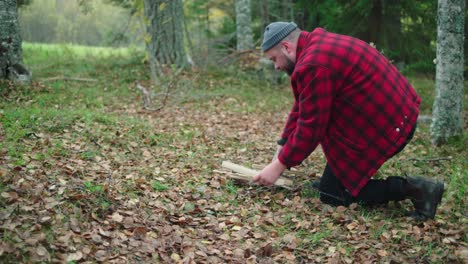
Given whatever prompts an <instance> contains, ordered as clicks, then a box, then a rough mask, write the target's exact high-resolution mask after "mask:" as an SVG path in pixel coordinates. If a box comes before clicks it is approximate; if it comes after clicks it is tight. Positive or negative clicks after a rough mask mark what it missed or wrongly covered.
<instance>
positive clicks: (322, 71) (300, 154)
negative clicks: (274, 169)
mask: <svg viewBox="0 0 468 264" xmlns="http://www.w3.org/2000/svg"><path fill="white" fill-rule="evenodd" d="M295 77H296V79H297V81H296V89H297V93H298V97H297V98H298V99H297V100H296V101H297V109H298V112H297V119H296V122H295V128H294V130H293V131H291V134H289V136H288V140H287V142H286V144H285V145H284V147H283V149H282V151H281V153H280V154H279V156H278V159H279V161H281V163H283V164H284V165H286V166H288V167H293V166H297V165H299V164H301V163H302V161H304V159H306V158H307V157H308V156H309V155H310V153H312V151H314V149H315V148H316V147H317V145H318V144H319V143H320V142H321V140H322V139H323V138H324V136H325V133H326V130H327V127H328V121H329V119H330V114H331V108H332V103H333V95H334V92H333V89H334V85H333V81H332V78H331V72H330V70H329V69H327V68H325V67H321V66H302V67H301V68H299V69H297V70H296V76H295ZM291 127H292V125H291Z"/></svg>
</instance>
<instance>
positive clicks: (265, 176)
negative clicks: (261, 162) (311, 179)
mask: <svg viewBox="0 0 468 264" xmlns="http://www.w3.org/2000/svg"><path fill="white" fill-rule="evenodd" d="M285 169H286V166H284V165H283V164H282V163H281V162H280V161H279V160H278V159H276V160H275V161H273V162H272V163H270V164H268V165H267V166H266V167H265V168H263V170H262V171H260V173H259V174H258V175H255V176H254V177H253V181H254V182H256V183H259V184H263V185H267V186H268V185H273V184H274V183H275V182H276V180H278V178H279V177H280V176H281V173H283V171H284V170H285Z"/></svg>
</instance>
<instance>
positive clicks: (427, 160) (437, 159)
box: [408, 157, 452, 162]
mask: <svg viewBox="0 0 468 264" xmlns="http://www.w3.org/2000/svg"><path fill="white" fill-rule="evenodd" d="M408 160H409V161H425V162H433V161H441V160H452V157H438V158H429V159H417V158H410V159H408Z"/></svg>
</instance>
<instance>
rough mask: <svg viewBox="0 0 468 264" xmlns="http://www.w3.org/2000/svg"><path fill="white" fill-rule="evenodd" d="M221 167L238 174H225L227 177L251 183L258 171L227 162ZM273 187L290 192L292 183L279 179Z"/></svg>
mask: <svg viewBox="0 0 468 264" xmlns="http://www.w3.org/2000/svg"><path fill="white" fill-rule="evenodd" d="M222 166H223V167H224V168H227V169H230V170H232V171H234V172H237V173H238V174H226V175H227V176H229V177H231V178H235V179H239V180H244V181H252V179H253V177H254V176H255V175H257V174H258V173H259V171H256V170H252V169H249V168H247V167H244V166H241V165H237V164H234V163H232V162H229V161H223V163H222ZM275 185H277V186H280V187H283V188H286V189H288V190H291V189H292V188H293V187H294V183H293V181H292V180H291V179H288V178H285V177H280V178H279V179H278V180H277V181H276V182H275Z"/></svg>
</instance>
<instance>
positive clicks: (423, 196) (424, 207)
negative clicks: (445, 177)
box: [405, 176, 444, 221]
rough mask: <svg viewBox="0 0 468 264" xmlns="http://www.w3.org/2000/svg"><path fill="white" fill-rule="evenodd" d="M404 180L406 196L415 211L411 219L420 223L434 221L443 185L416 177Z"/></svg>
mask: <svg viewBox="0 0 468 264" xmlns="http://www.w3.org/2000/svg"><path fill="white" fill-rule="evenodd" d="M406 180H407V182H406V186H405V187H406V196H407V198H410V199H411V201H412V202H413V205H414V209H415V211H414V212H412V213H411V214H410V215H411V217H413V218H415V219H416V220H420V221H425V220H427V219H429V218H430V219H434V217H435V214H436V211H437V206H438V205H439V203H440V201H441V200H442V194H443V193H444V183H443V182H440V181H435V180H430V179H425V178H422V177H417V176H408V177H407V178H406Z"/></svg>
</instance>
